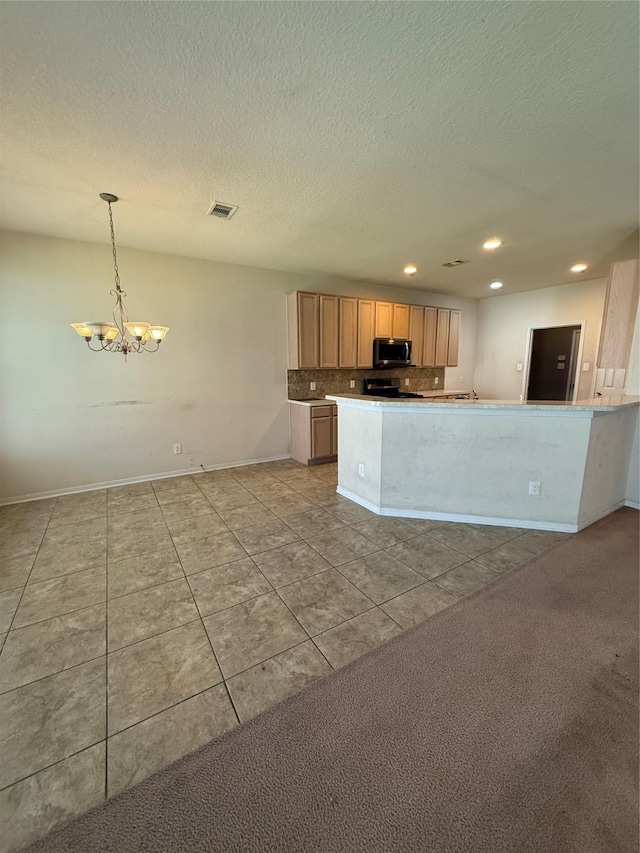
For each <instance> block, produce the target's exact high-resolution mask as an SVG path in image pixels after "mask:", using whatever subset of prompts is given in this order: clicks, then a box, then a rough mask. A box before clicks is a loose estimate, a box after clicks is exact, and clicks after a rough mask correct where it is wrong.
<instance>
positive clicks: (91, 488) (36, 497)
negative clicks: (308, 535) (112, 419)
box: [0, 454, 291, 506]
mask: <svg viewBox="0 0 640 853" xmlns="http://www.w3.org/2000/svg"><path fill="white" fill-rule="evenodd" d="M281 459H291V455H290V454H287V455H286V456H265V457H264V458H262V459H247V460H245V461H244V462H230V463H223V464H222V465H205V466H203V467H204V470H205V471H223V470H227V469H228V468H241V467H242V466H243V465H258V464H260V463H261V462H279V461H280V460H281ZM187 474H202V468H200V467H198V468H183V469H182V470H180V471H167V472H165V473H163V474H144V475H143V476H141V477H127V478H126V479H124V480H107V481H106V482H104V483H91V485H87V486H72V487H71V488H68V489H53V490H52V491H50V492H34V493H33V494H31V495H20V496H19V497H14V498H2V500H0V506H8V505H9V504H21V503H26V502H27V501H40V500H45V499H46V498H57V497H61V496H62V495H76V494H80V493H81V492H95V491H97V490H98V489H111V488H113V487H114V486H130V485H132V484H133V483H147V482H150V481H151V480H168V479H170V478H171V477H184V476H186V475H187Z"/></svg>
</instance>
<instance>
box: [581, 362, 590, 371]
mask: <svg viewBox="0 0 640 853" xmlns="http://www.w3.org/2000/svg"><path fill="white" fill-rule="evenodd" d="M582 369H583V371H584V372H585V373H586V372H587V370H589V362H588V361H585V362H584V364H583V365H582Z"/></svg>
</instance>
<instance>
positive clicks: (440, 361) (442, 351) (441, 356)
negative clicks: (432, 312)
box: [436, 308, 449, 367]
mask: <svg viewBox="0 0 640 853" xmlns="http://www.w3.org/2000/svg"><path fill="white" fill-rule="evenodd" d="M448 351H449V309H448V308H438V327H437V329H436V367H445V366H446V364H447V355H448Z"/></svg>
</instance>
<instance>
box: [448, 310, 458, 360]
mask: <svg viewBox="0 0 640 853" xmlns="http://www.w3.org/2000/svg"><path fill="white" fill-rule="evenodd" d="M459 343H460V311H455V310H453V309H452V310H451V312H450V317H449V344H448V347H447V367H457V366H458V346H459Z"/></svg>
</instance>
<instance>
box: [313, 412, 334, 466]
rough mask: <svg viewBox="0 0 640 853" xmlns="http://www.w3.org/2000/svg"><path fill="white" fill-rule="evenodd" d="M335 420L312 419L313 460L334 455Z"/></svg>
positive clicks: (330, 418)
mask: <svg viewBox="0 0 640 853" xmlns="http://www.w3.org/2000/svg"><path fill="white" fill-rule="evenodd" d="M332 448H333V418H332V417H331V416H330V415H329V416H328V417H326V418H311V458H312V459H322V457H323V456H332V455H333V451H332Z"/></svg>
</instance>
